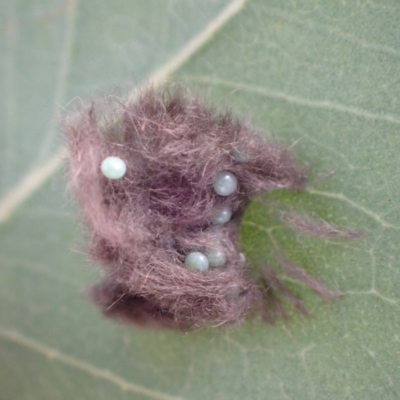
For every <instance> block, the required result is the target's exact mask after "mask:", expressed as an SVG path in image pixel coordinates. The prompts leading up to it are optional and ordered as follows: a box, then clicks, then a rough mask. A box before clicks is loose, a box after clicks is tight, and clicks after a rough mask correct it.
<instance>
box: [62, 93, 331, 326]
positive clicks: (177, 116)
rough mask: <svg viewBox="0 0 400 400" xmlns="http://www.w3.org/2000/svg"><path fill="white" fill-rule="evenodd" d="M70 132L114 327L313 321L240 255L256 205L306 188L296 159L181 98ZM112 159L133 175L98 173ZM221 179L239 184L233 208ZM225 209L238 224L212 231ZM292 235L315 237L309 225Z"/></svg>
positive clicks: (72, 120)
mask: <svg viewBox="0 0 400 400" xmlns="http://www.w3.org/2000/svg"><path fill="white" fill-rule="evenodd" d="M65 130H66V136H67V141H68V149H69V153H70V159H69V160H70V165H69V171H70V182H71V183H70V185H71V189H72V191H73V193H74V195H75V196H76V198H77V199H78V201H79V203H80V205H81V208H82V214H83V219H84V223H85V224H86V226H87V229H88V232H89V238H90V239H89V254H90V257H91V259H92V260H93V261H94V262H96V263H98V264H100V265H101V266H102V268H103V269H104V270H105V272H106V278H105V279H104V281H103V282H101V283H99V284H98V285H96V286H94V287H93V288H92V289H91V296H92V298H93V299H94V301H95V302H96V303H97V304H98V305H99V306H100V307H101V308H102V310H103V311H104V312H105V313H106V314H107V315H110V316H113V317H116V318H118V319H121V320H125V321H128V322H132V323H135V324H139V325H150V326H162V327H171V328H176V329H189V328H194V327H201V326H205V325H210V324H214V325H220V324H233V323H237V322H240V321H242V320H243V319H244V318H245V317H246V316H247V315H255V314H258V315H262V316H264V318H265V319H266V320H269V321H270V320H272V319H273V318H274V315H276V314H283V315H285V310H284V307H283V305H282V303H281V301H280V300H279V298H284V299H286V300H288V301H289V302H291V303H292V304H293V305H294V306H295V307H297V308H298V309H299V310H301V311H302V312H303V313H306V310H305V308H304V306H303V304H302V302H301V301H300V300H299V299H297V298H296V297H295V296H294V295H293V294H292V293H291V292H290V291H289V290H287V289H286V288H285V287H284V286H283V284H282V283H281V282H280V281H279V280H278V278H277V277H276V275H275V274H274V273H273V271H271V270H267V269H265V270H263V272H262V274H261V276H259V277H254V276H253V275H252V274H251V273H250V272H249V270H248V268H247V265H246V261H245V259H244V257H243V255H242V254H241V253H240V242H239V228H240V223H241V219H242V216H243V213H244V210H245V208H246V207H247V205H248V204H249V202H250V201H251V199H253V198H254V197H255V196H257V195H258V194H260V193H262V192H264V191H271V190H274V189H282V188H285V189H291V190H301V189H303V188H304V186H305V175H304V171H303V170H302V169H301V168H299V167H298V166H297V165H296V164H295V163H294V160H293V154H292V150H291V149H290V148H288V147H285V146H282V145H280V144H277V143H275V142H271V141H268V140H266V139H264V138H263V137H262V136H261V135H260V134H259V133H258V132H257V131H255V130H254V129H253V128H252V127H250V126H248V125H246V124H245V123H242V122H241V121H239V120H238V119H237V118H236V117H235V116H233V115H232V113H231V112H229V111H226V112H222V113H217V112H216V111H215V110H213V109H212V108H210V107H209V106H207V105H205V104H204V102H203V101H202V100H199V99H197V98H194V97H192V96H190V95H188V94H187V93H186V92H185V91H184V90H182V89H181V90H172V91H168V90H165V89H162V90H157V89H153V88H148V89H146V90H144V91H142V92H141V93H139V94H138V96H137V97H136V98H135V99H130V100H129V99H128V100H115V99H112V98H104V99H101V100H99V101H97V102H93V103H91V104H90V105H88V106H86V107H84V108H83V109H81V110H80V111H79V112H78V113H76V114H74V115H72V116H70V117H69V118H68V119H67V121H66V129H65ZM109 156H115V157H119V158H120V159H122V160H123V161H124V162H125V164H126V173H125V174H124V176H123V177H121V178H120V179H108V178H107V177H106V176H104V175H103V174H102V172H101V169H100V165H101V164H102V161H103V160H104V159H105V158H107V157H109ZM221 171H229V172H231V173H232V174H234V175H235V176H236V178H237V182H238V183H237V188H236V190H235V191H234V193H232V194H231V195H229V196H221V195H218V194H217V193H216V191H215V190H214V188H213V183H214V179H215V177H216V175H217V174H218V173H219V172H221ZM218 206H226V207H229V208H230V210H231V211H232V216H231V218H230V220H229V222H226V223H225V224H221V225H217V224H213V223H212V218H213V215H214V213H215V210H216V208H217V207H218ZM293 218H294V217H293V216H290V217H288V218H287V219H288V220H289V223H290V222H293ZM295 225H298V226H299V227H300V228H301V229H302V230H303V231H309V230H310V229H311V230H312V227H311V222H309V221H308V220H302V221H299V220H297V221H296V223H295ZM328 230H329V229H328ZM323 236H324V235H323ZM210 249H211V250H213V249H214V250H222V251H223V252H224V254H225V255H226V263H225V264H224V265H223V266H219V267H213V268H211V267H210V268H208V269H207V270H205V271H198V270H194V269H190V268H188V267H187V266H185V257H186V256H187V254H188V253H190V252H193V251H197V252H202V253H205V254H206V253H207V251H209V250H210ZM284 266H285V267H286V269H287V270H288V271H289V272H290V273H291V274H292V275H294V276H296V277H297V278H298V279H299V280H300V281H302V282H303V283H305V284H307V285H309V286H310V287H311V288H313V289H314V290H315V291H316V292H318V293H319V294H321V295H322V296H325V297H327V298H333V297H334V294H332V293H331V292H329V291H328V290H326V289H325V290H324V288H323V286H322V285H320V284H319V283H318V282H317V281H316V280H315V279H314V278H312V277H310V276H309V275H307V274H306V273H305V272H304V271H303V270H301V269H299V268H298V267H295V266H293V265H292V264H291V263H290V262H286V261H285V262H284Z"/></svg>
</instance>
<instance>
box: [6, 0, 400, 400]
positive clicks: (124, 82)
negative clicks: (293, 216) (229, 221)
mask: <svg viewBox="0 0 400 400" xmlns="http://www.w3.org/2000/svg"><path fill="white" fill-rule="evenodd" d="M2 10H4V12H3V13H2V15H1V17H0V23H1V26H2V30H1V34H0V48H1V49H2V54H3V56H2V57H1V59H0V72H1V76H2V77H3V79H2V81H1V84H0V85H1V86H0V87H1V89H2V96H1V99H0V104H1V105H0V117H1V120H2V126H1V128H0V129H1V134H0V155H1V157H0V174H1V175H0V221H1V225H0V238H1V240H0V259H1V265H0V298H1V301H0V360H1V363H0V365H1V366H0V387H1V390H0V398H1V399H5V400H6V399H7V400H10V399H41V400H43V399H71V398H79V399H82V400H89V399H96V400H97V399H111V398H113V399H165V400H167V399H221V400H222V399H227V400H228V399H229V400H232V399H254V400H257V399H260V400H263V399H266V398H268V399H296V400H298V399H376V398H380V399H382V400H383V399H385V400H386V399H398V398H399V396H400V378H399V376H400V374H399V372H400V371H399V361H398V360H399V356H400V333H399V332H400V318H399V306H400V298H399V293H400V261H399V260H400V254H399V253H400V251H399V246H398V241H399V233H400V232H399V231H400V210H399V201H398V198H399V171H400V161H399V156H398V152H399V149H400V135H399V133H398V132H399V129H400V114H399V99H400V74H399V69H398V66H399V61H400V47H399V44H398V43H399V28H398V21H399V20H400V6H399V4H398V2H396V1H389V0H384V1H379V2H378V1H375V2H373V1H365V2H332V1H328V0H326V1H323V0H303V1H296V2H281V1H278V0H275V1H274V0H267V1H265V0H249V1H247V2H246V3H244V2H241V1H237V0H236V1H231V2H229V1H215V0H204V1H202V2H201V4H200V3H199V2H194V1H189V0H176V1H165V2H159V1H155V0H154V1H148V0H141V1H139V0H136V1H126V0H118V1H113V2H106V1H85V2H79V1H77V0H69V1H66V2H65V3H62V2H60V1H55V0H42V1H39V0H35V1H31V2H22V1H20V2H18V1H15V2H6V1H3V2H2ZM160 71H161V72H160ZM167 72H169V73H171V74H172V76H173V78H174V79H177V80H180V81H184V82H185V83H186V84H187V85H188V86H190V87H192V88H193V89H194V90H200V91H202V92H204V93H206V94H207V95H208V96H209V97H210V98H211V99H212V100H213V101H214V102H215V103H216V104H225V105H229V106H231V107H232V108H233V109H234V110H235V111H237V112H238V113H239V114H241V115H244V116H247V117H249V118H250V119H251V120H252V122H253V124H254V125H255V126H257V127H259V128H260V129H263V130H264V132H265V134H266V135H268V136H270V137H273V138H275V139H278V140H284V141H285V142H286V143H289V144H293V146H295V150H296V154H297V156H298V159H299V161H300V162H302V163H304V164H305V165H306V166H307V167H308V168H309V171H310V185H309V187H308V189H307V190H306V191H304V192H300V193H289V192H284V191H277V192H274V193H271V194H269V195H268V196H266V200H267V204H265V202H260V201H256V202H254V203H253V204H252V205H251V206H250V208H249V210H248V212H247V214H246V217H245V221H244V223H243V227H242V242H243V248H244V251H245V253H246V255H247V258H248V260H249V262H250V264H251V265H252V266H253V267H255V268H256V267H259V266H262V265H273V266H275V267H276V268H278V272H279V274H280V276H281V278H282V279H283V280H285V282H286V283H287V285H288V286H289V287H290V288H291V289H292V290H293V291H294V292H295V293H296V294H298V295H299V296H300V297H301V298H302V299H303V300H304V302H305V304H306V306H307V308H308V309H309V310H310V312H311V317H310V318H305V317H303V316H300V315H298V314H297V313H295V312H293V313H292V318H291V320H289V321H280V322H278V323H277V324H276V325H274V326H266V325H264V324H262V323H261V322H254V323H246V324H243V325H241V326H240V327H237V328H235V329H232V330H225V331H220V330H216V329H209V330H202V331H199V332H194V333H190V334H187V335H182V334H178V333H175V332H170V331H159V332H157V331H156V332H154V331H147V330H138V329H132V328H131V327H127V326H123V325H119V324H117V323H115V322H114V321H111V320H107V319H105V318H103V317H102V316H101V315H100V313H99V312H98V310H97V309H96V308H95V307H94V306H93V305H92V304H91V303H90V302H88V301H87V299H86V298H85V288H86V287H87V286H88V285H89V284H91V283H93V282H95V281H96V279H98V271H97V269H96V268H94V267H93V266H92V265H89V264H88V263H86V262H85V257H84V255H82V254H81V253H80V252H79V249H80V248H81V243H80V241H81V240H82V233H81V231H80V229H79V228H78V223H77V221H76V216H77V210H76V208H75V207H74V205H73V204H72V202H71V200H70V199H69V198H68V197H67V196H66V195H65V188H64V187H65V179H64V171H61V170H60V169H59V166H60V164H61V163H60V161H59V159H57V158H54V157H55V155H56V154H58V151H59V148H60V146H61V144H62V139H61V135H60V133H59V124H58V115H59V114H61V113H62V111H63V109H64V108H67V109H71V106H70V103H71V104H73V105H75V106H76V104H79V102H80V101H82V102H85V101H88V100H89V99H90V98H91V97H92V96H93V95H95V94H96V93H98V92H99V91H113V90H115V87H118V88H120V89H121V90H122V91H125V90H126V88H128V91H129V90H133V88H134V87H135V86H137V85H138V84H140V83H141V82H143V81H145V80H146V79H148V78H149V77H152V76H153V77H154V76H157V77H158V78H159V79H161V78H163V77H165V76H166V74H167ZM157 74H158V75H157ZM199 88H200V89H199ZM328 171H334V174H333V175H332V176H331V177H329V178H326V179H323V180H320V181H317V180H315V178H316V177H317V176H318V174H320V173H326V172H328ZM314 181H315V182H314ZM280 207H288V208H289V207H290V208H291V209H294V210H297V211H299V212H302V211H304V212H308V213H311V214H313V215H315V216H318V217H321V218H323V219H325V220H327V221H329V222H331V223H333V224H335V225H337V226H339V227H341V228H344V229H346V228H350V229H356V230H361V231H363V232H365V233H366V237H365V238H364V239H363V240H361V241H351V240H337V239H336V240H326V239H325V240H321V239H317V238H311V237H306V236H302V235H299V234H296V233H295V232H293V230H291V229H289V228H288V227H286V226H284V225H283V224H282V222H280V221H279V219H278V218H277V216H276V215H277V210H279V208H280ZM77 249H78V251H77ZM281 253H285V254H287V255H288V256H289V257H290V258H291V259H292V260H293V261H294V262H296V263H297V264H298V265H300V266H302V267H303V268H304V269H305V270H306V271H308V272H309V273H310V274H312V275H314V276H315V277H317V278H318V279H319V280H320V281H321V282H323V283H324V284H325V285H326V286H327V287H329V288H331V289H337V290H340V291H341V292H342V293H343V294H344V296H343V297H342V299H341V300H340V301H338V302H335V303H327V302H326V301H324V300H322V299H320V298H318V297H317V296H316V295H314V294H312V293H310V291H309V290H307V289H306V288H304V287H302V286H301V285H299V284H298V283H296V282H293V281H291V280H290V279H289V277H288V276H286V275H285V274H284V273H283V272H282V271H280V270H279V266H278V264H277V262H276V258H277V256H279V254H281Z"/></svg>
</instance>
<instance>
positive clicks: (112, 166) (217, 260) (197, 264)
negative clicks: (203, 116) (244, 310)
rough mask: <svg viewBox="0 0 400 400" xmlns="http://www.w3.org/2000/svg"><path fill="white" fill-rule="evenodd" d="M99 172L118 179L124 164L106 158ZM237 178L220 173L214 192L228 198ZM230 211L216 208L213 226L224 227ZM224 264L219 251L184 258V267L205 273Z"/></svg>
mask: <svg viewBox="0 0 400 400" xmlns="http://www.w3.org/2000/svg"><path fill="white" fill-rule="evenodd" d="M101 172H102V174H103V175H104V176H105V177H106V178H108V179H120V178H122V177H123V176H124V175H125V173H126V164H125V162H124V161H123V160H122V159H121V158H119V157H113V156H111V157H107V158H105V159H104V160H103V162H102V163H101ZM237 184H238V181H237V178H236V176H235V175H234V174H233V173H232V172H230V171H221V172H219V173H218V174H217V176H216V177H215V179H214V184H213V187H214V191H215V193H217V194H218V195H219V196H224V197H226V196H229V195H231V194H233V193H234V192H235V191H236V188H237ZM231 216H232V210H231V209H230V208H229V207H226V206H220V207H217V208H216V210H215V213H214V215H213V217H212V219H211V223H212V224H213V225H224V224H226V223H227V222H229V221H230V219H231ZM225 263H226V255H225V253H224V252H223V251H221V250H215V249H214V250H209V251H206V253H205V254H203V253H201V252H199V251H193V252H190V253H189V254H188V255H187V256H186V258H185V265H186V266H187V267H188V268H191V269H194V270H197V271H206V270H207V269H208V268H209V267H221V266H223V265H224V264H225Z"/></svg>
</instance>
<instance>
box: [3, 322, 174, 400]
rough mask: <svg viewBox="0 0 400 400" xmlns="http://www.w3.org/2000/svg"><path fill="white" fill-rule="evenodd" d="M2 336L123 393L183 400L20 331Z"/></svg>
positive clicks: (5, 330) (5, 331)
mask: <svg viewBox="0 0 400 400" xmlns="http://www.w3.org/2000/svg"><path fill="white" fill-rule="evenodd" d="M0 336H1V337H2V338H3V339H5V340H8V341H11V342H14V343H16V344H19V345H21V346H24V347H26V348H28V349H30V350H32V351H35V352H37V353H39V354H41V355H42V356H45V357H47V358H48V359H50V360H56V361H58V362H60V363H62V364H64V365H68V366H69V367H72V368H76V369H79V370H81V371H84V372H86V373H88V374H90V375H92V376H94V377H95V378H99V379H104V380H106V381H108V382H110V383H112V384H114V385H115V386H117V387H119V388H120V389H121V390H123V391H126V392H132V393H136V394H142V395H145V396H148V397H150V398H153V399H159V400H182V398H181V397H177V396H171V395H169V394H166V393H162V392H159V391H156V390H151V389H148V388H146V387H144V386H141V385H138V384H136V383H133V382H129V381H127V380H125V379H123V378H121V377H120V376H118V375H116V374H114V373H112V372H111V371H109V370H107V369H101V368H98V367H96V366H94V365H92V364H90V363H88V362H86V361H83V360H79V359H77V358H75V357H72V356H69V355H67V354H64V353H62V352H61V351H59V350H57V349H54V348H52V347H50V346H47V345H45V344H43V343H40V342H38V341H36V340H33V339H31V338H29V337H27V336H25V335H23V334H21V333H20V332H18V331H15V330H8V329H4V328H1V327H0Z"/></svg>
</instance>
